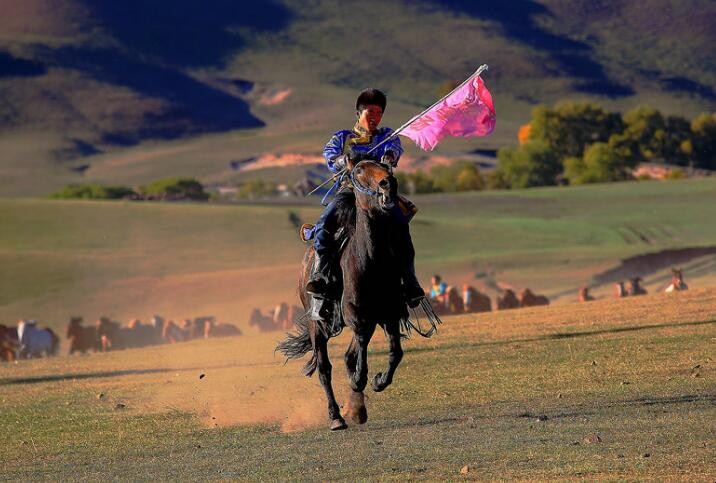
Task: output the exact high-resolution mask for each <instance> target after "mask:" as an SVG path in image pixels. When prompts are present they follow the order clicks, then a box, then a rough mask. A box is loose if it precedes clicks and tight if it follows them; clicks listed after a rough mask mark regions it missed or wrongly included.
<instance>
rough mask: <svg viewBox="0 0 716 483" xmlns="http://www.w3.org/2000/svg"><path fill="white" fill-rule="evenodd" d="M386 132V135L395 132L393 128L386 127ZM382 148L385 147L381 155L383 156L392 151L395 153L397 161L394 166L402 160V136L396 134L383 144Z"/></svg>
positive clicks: (394, 157)
mask: <svg viewBox="0 0 716 483" xmlns="http://www.w3.org/2000/svg"><path fill="white" fill-rule="evenodd" d="M385 134H386V137H388V136H390V135H391V134H393V130H392V129H390V128H385ZM381 148H382V149H383V152H382V153H381V154H380V157H381V158H382V157H383V156H384V155H385V153H387V152H388V151H391V152H392V153H393V159H395V163H394V164H393V166H397V165H398V161H399V160H400V156H401V155H402V154H403V146H402V145H401V144H400V137H398V136H395V137H394V138H393V139H391V140H390V141H388V142H387V143H385V144H383V145H382V146H381Z"/></svg>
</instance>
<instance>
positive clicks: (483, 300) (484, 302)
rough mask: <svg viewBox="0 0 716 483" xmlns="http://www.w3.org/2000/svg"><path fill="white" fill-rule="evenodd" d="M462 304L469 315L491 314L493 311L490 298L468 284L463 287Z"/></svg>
mask: <svg viewBox="0 0 716 483" xmlns="http://www.w3.org/2000/svg"><path fill="white" fill-rule="evenodd" d="M462 303H463V306H464V308H465V312H467V313H475V312H490V311H491V310H492V302H491V301H490V297H488V296H487V295H485V294H484V293H482V292H480V291H479V290H477V289H476V288H475V287H471V286H470V285H467V284H465V285H463V286H462Z"/></svg>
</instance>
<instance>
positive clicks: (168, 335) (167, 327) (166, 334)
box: [162, 319, 189, 344]
mask: <svg viewBox="0 0 716 483" xmlns="http://www.w3.org/2000/svg"><path fill="white" fill-rule="evenodd" d="M185 340H189V331H187V330H184V329H182V328H181V327H179V326H178V325H177V324H176V323H175V322H174V321H173V320H169V319H166V320H164V319H162V341H163V342H165V343H167V344H174V343H176V342H184V341H185Z"/></svg>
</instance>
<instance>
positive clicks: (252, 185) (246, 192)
mask: <svg viewBox="0 0 716 483" xmlns="http://www.w3.org/2000/svg"><path fill="white" fill-rule="evenodd" d="M276 193H277V189H276V183H273V182H271V181H264V180H262V179H250V180H248V181H246V182H245V183H244V184H242V185H241V186H240V187H239V190H238V192H237V193H236V197H237V198H240V199H249V200H253V199H258V198H266V197H268V196H274V195H275V194H276Z"/></svg>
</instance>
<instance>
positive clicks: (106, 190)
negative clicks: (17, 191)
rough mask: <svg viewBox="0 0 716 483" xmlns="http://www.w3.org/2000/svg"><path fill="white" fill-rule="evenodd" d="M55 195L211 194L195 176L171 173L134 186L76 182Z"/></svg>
mask: <svg viewBox="0 0 716 483" xmlns="http://www.w3.org/2000/svg"><path fill="white" fill-rule="evenodd" d="M50 198H54V199H87V200H116V199H129V200H163V201H182V200H193V201H205V200H208V199H209V194H208V193H207V192H206V191H205V190H204V187H203V186H202V184H201V183H200V182H199V181H197V180H195V179H194V178H181V177H172V178H164V179H160V180H158V181H154V182H153V183H150V184H148V185H143V186H140V187H139V188H138V189H137V190H134V189H132V188H130V187H128V186H104V185H101V184H98V183H73V184H69V185H67V186H65V187H64V188H62V189H61V190H59V191H57V192H55V193H52V194H51V195H50Z"/></svg>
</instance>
